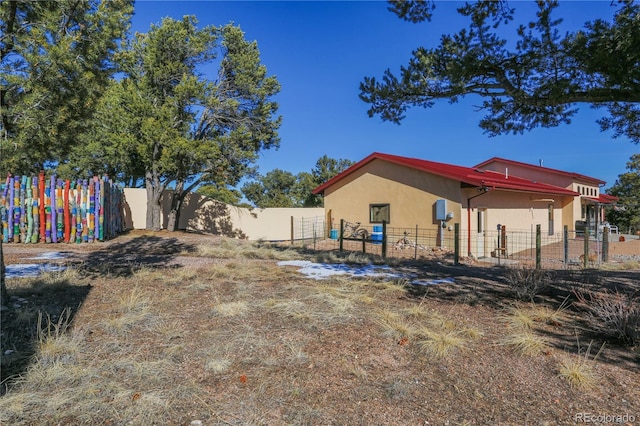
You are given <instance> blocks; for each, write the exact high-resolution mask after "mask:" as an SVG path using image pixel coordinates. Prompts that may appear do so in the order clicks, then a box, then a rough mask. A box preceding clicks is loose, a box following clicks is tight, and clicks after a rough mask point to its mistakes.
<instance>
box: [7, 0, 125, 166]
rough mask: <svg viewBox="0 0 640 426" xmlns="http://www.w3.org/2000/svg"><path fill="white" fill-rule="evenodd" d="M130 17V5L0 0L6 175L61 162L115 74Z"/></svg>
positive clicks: (122, 1) (119, 2) (95, 0)
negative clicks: (119, 51) (119, 47)
mask: <svg viewBox="0 0 640 426" xmlns="http://www.w3.org/2000/svg"><path fill="white" fill-rule="evenodd" d="M132 12H133V1H132V0H109V1H98V0H58V1H3V2H0V67H1V76H0V82H1V84H0V95H1V96H0V112H1V128H0V133H1V134H0V137H1V139H0V150H1V151H0V154H1V155H0V161H1V167H0V168H1V169H2V170H3V171H4V172H5V174H6V172H13V173H30V172H38V171H39V170H41V169H43V168H44V166H45V164H46V163H47V162H48V161H59V160H63V159H65V158H66V156H67V154H68V152H69V150H70V149H71V148H72V147H73V146H74V145H75V144H76V142H77V140H78V135H80V134H82V133H84V132H86V131H87V129H88V124H89V122H88V119H89V118H90V117H91V115H92V113H93V111H94V110H95V107H96V104H97V102H98V101H99V99H100V96H101V95H102V92H103V89H104V88H105V87H106V86H107V82H108V79H109V78H110V77H111V76H112V74H113V72H114V66H113V61H112V58H113V56H114V54H115V52H116V51H117V49H118V46H119V43H120V42H121V40H122V39H123V38H124V36H125V34H126V31H127V30H128V28H129V21H130V18H131V14H132Z"/></svg>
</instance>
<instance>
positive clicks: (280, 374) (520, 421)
mask: <svg viewBox="0 0 640 426" xmlns="http://www.w3.org/2000/svg"><path fill="white" fill-rule="evenodd" d="M224 244H225V242H224V239H221V238H219V237H215V236H207V235H197V234H190V233H168V232H158V233H151V232H142V231H136V232H131V233H128V234H125V235H122V236H120V237H118V238H116V239H114V240H111V241H107V242H101V243H94V244H57V245H52V244H48V245H44V244H41V245H26V244H5V245H3V250H4V256H5V263H6V264H7V265H12V264H16V263H34V262H44V261H43V260H33V259H29V257H33V256H35V255H37V254H39V253H43V252H51V251H57V252H63V253H65V254H67V256H66V257H65V258H64V259H62V260H58V261H57V262H60V263H62V264H66V265H74V266H76V267H78V268H81V269H82V271H83V273H85V274H86V276H87V277H93V278H88V279H89V281H88V284H87V285H86V286H83V287H79V288H78V290H77V291H79V292H80V293H71V292H67V293H65V294H63V295H61V294H58V296H63V297H60V299H58V300H53V299H55V298H48V299H47V298H46V297H43V296H42V295H40V294H33V295H32V294H29V293H28V292H25V291H24V290H20V292H19V294H20V296H21V298H23V299H27V300H28V303H29V304H31V305H32V306H31V307H30V309H32V310H38V309H43V310H46V311H47V312H50V313H52V314H55V315H56V316H58V315H60V312H61V308H62V306H54V305H55V303H59V304H62V303H68V304H74V303H75V306H77V305H78V303H76V302H77V301H76V299H74V298H76V297H77V298H79V299H78V300H81V301H82V303H81V310H80V311H79V312H78V314H77V316H76V317H75V319H74V321H75V323H77V324H82V328H86V329H89V330H90V332H89V334H87V336H88V337H87V342H86V344H87V345H88V351H89V352H91V351H94V352H95V353H94V354H85V355H81V356H80V355H79V356H78V358H79V359H78V361H77V362H78V365H81V366H82V365H86V369H87V370H90V367H89V366H91V362H92V361H91V359H93V360H94V361H93V362H94V363H96V362H97V361H96V359H97V357H98V358H102V357H113V361H112V364H113V366H112V367H109V368H107V367H104V368H103V369H98V367H95V368H96V372H95V377H102V380H105V381H110V382H112V383H118V384H121V389H120V388H119V390H118V391H117V392H116V391H115V390H113V391H112V390H111V388H109V386H115V385H113V384H110V385H104V386H102V385H94V390H93V391H94V392H97V395H99V397H100V399H101V401H100V402H99V403H98V402H96V403H95V404H103V405H100V407H101V409H103V411H102V413H104V414H103V416H104V417H100V414H88V413H87V414H86V415H84V414H83V417H82V421H80V420H79V417H77V414H74V413H77V411H78V410H80V408H76V409H75V410H76V411H74V408H73V405H74V404H76V405H77V406H78V407H81V404H82V403H83V402H74V403H69V406H68V408H67V409H68V410H69V411H68V413H70V414H67V416H66V417H65V416H64V415H63V413H62V411H64V410H62V411H61V410H58V411H55V410H54V411H50V412H47V413H48V414H42V413H41V412H39V411H35V408H24V407H29V404H27V403H22V404H23V406H21V407H22V408H21V410H22V411H20V410H18V409H15V408H14V407H13V405H12V404H9V403H7V405H5V406H2V401H1V399H2V398H6V397H7V396H9V397H11V396H12V394H11V391H9V392H8V393H7V395H6V396H4V397H0V408H4V409H7V407H9V408H11V409H12V410H13V411H12V413H13V412H14V411H15V413H18V414H11V416H13V417H9V418H10V419H12V420H13V422H14V424H24V425H39V424H175V425H190V424H204V425H209V424H211V425H214V424H215V425H218V424H220V425H226V424H237V425H245V424H269V425H271V424H278V425H280V424H283V425H284V424H309V425H317V424H327V425H328V424H349V425H373V424H380V425H381V424H385V425H454V424H468V425H471V424H499V425H525V424H531V425H538V424H540V425H555V424H580V423H586V422H590V423H593V421H594V420H596V421H598V420H606V419H609V420H611V419H613V421H609V423H611V422H615V421H616V419H617V420H622V421H621V422H620V423H622V424H639V423H640V385H638V383H640V348H639V347H638V346H630V345H628V344H625V343H624V342H622V341H620V340H618V339H616V338H612V337H607V336H603V335H602V334H599V332H596V331H594V330H592V329H590V327H589V325H588V324H587V322H586V321H585V319H584V315H583V313H584V312H583V311H581V308H580V306H578V305H577V304H576V305H575V306H572V307H569V308H568V309H566V310H565V309H559V307H561V306H562V305H563V303H564V301H565V300H567V298H568V297H572V296H573V295H575V291H576V290H578V291H591V290H595V291H601V290H603V289H609V290H611V291H614V290H615V291H620V292H623V293H625V294H632V295H635V296H636V297H637V295H638V294H640V266H639V265H640V264H639V263H638V260H640V240H627V241H625V242H613V243H611V250H612V252H614V253H616V255H620V256H622V257H619V258H616V259H618V260H615V261H614V262H612V263H614V264H616V263H618V264H619V265H623V264H624V263H625V262H628V261H629V260H631V261H635V263H629V265H631V266H629V267H630V268H634V269H625V268H623V269H611V270H609V269H606V268H597V269H572V270H553V271H549V273H550V275H549V286H548V288H547V289H546V290H545V291H544V292H541V294H540V295H539V296H537V297H536V299H535V308H538V307H545V308H546V309H547V310H551V311H555V310H556V309H558V311H557V312H558V316H557V317H554V319H553V321H536V322H535V323H534V324H533V325H532V326H531V327H532V331H534V332H535V333H536V334H537V335H540V336H544V338H545V340H546V342H547V345H546V346H545V349H544V350H542V351H540V352H539V353H538V354H537V355H534V356H524V355H522V354H519V353H516V352H514V351H513V350H511V349H509V348H508V347H507V346H506V344H505V343H504V342H505V337H507V336H508V335H509V333H510V332H511V331H513V330H511V328H510V327H511V326H510V325H509V324H508V323H505V321H504V319H505V315H506V313H508V312H510V309H511V308H513V307H520V308H523V309H534V306H533V304H531V303H529V302H519V301H516V300H514V297H513V291H512V288H510V285H509V281H508V280H507V279H506V278H505V276H506V274H507V272H506V271H507V269H506V268H505V266H504V265H502V266H499V265H493V264H481V263H473V262H467V263H464V264H461V265H453V264H452V263H451V262H449V261H446V260H438V259H436V258H434V259H428V260H422V261H411V260H397V261H394V263H393V268H394V269H395V270H396V271H402V272H404V273H411V274H413V275H414V276H416V277H419V278H423V279H440V278H452V279H453V280H452V281H453V282H451V283H448V284H443V285H437V286H409V288H408V289H407V290H406V291H405V292H400V293H398V292H397V290H393V291H387V290H385V289H383V288H382V287H376V285H377V284H375V283H373V284H370V285H369V286H368V287H367V286H364V285H362V286H359V285H357V284H356V282H355V281H354V282H353V283H351V284H352V285H353V288H349V282H347V285H345V282H342V281H329V282H328V283H326V284H321V283H318V282H317V281H314V280H310V279H306V278H305V277H303V276H301V275H299V274H297V273H296V271H295V269H290V268H278V267H276V266H275V260H270V259H259V258H256V259H249V260H238V259H237V258H232V259H221V258H220V257H215V256H210V257H207V256H194V255H193V253H194V252H195V251H196V249H197V247H199V246H211V247H217V246H220V245H224ZM282 249H283V250H284V249H285V248H282ZM300 253H301V255H302V256H311V255H312V254H311V253H310V252H308V251H306V250H300ZM141 266H145V267H149V268H156V269H154V270H157V271H159V272H160V273H161V274H162V275H163V277H162V279H163V280H164V281H162V280H161V279H160V278H159V277H155V278H153V279H155V280H156V281H153V280H151V279H150V280H149V281H148V282H147V281H145V282H142V281H136V280H139V278H136V277H139V275H136V274H135V273H133V272H132V271H134V270H137V269H139V268H140V267H141ZM207 268H215V269H207ZM192 270H193V271H196V272H195V273H193V274H189V273H187V272H188V271H192ZM221 270H224V271H225V274H230V275H224V276H223V275H220V271H221ZM105 271H108V272H105ZM181 271H182V272H181ZM185 271H186V272H185ZM106 275H109V277H108V278H105V276H106ZM12 285H13V284H12V282H10V283H9V291H10V294H13V295H15V294H16V292H17V290H16V289H15V288H13V287H12ZM136 285H140V286H142V287H141V288H143V289H144V291H145V292H146V293H145V294H147V295H150V297H153V298H157V301H156V302H154V306H153V307H154V308H156V309H157V313H155V314H156V315H162V316H163V317H162V324H165V325H163V326H162V327H166V324H167V323H172V324H175V326H176V327H175V328H172V329H171V330H168V331H167V330H164V328H162V329H158V328H155V329H151V325H150V324H143V325H144V326H143V325H140V327H139V328H135V327H137V326H133V327H134V328H132V330H133V331H132V332H127V333H126V334H124V335H123V336H116V337H118V338H120V340H114V341H113V342H112V341H111V340H109V339H114V335H113V334H114V333H112V332H109V329H108V328H105V327H103V326H102V325H101V324H102V323H101V321H104V320H105V318H107V319H108V318H117V317H118V315H122V314H123V313H122V308H121V307H118V305H117V302H116V298H117V296H118V295H121V294H126V293H127V292H128V291H131V288H132V287H134V286H136ZM85 287H86V289H85ZM83 290H84V293H82V291H83ZM74 291H75V290H74ZM352 293H353V294H352ZM355 293H359V294H355ZM347 295H349V297H353V299H349V300H348V301H349V303H352V304H353V307H351V308H349V309H351V310H347V311H338V310H337V309H338V306H342V307H344V306H346V304H345V305H343V304H341V303H346V302H347ZM12 300H14V301H15V299H12ZM240 300H247V301H249V302H250V305H251V306H252V307H253V308H252V309H254V311H252V313H251V315H247V316H241V317H223V316H221V315H213V314H212V313H211V312H212V310H213V309H214V307H215V306H219V305H220V303H221V301H225V302H229V303H231V302H233V303H235V302H237V301H240ZM636 300H637V299H636ZM292 301H293V302H295V303H297V305H292V306H294V307H295V306H301V304H302V303H303V302H304V303H306V304H308V305H311V304H313V310H312V311H294V312H293V313H291V312H289V311H287V312H286V313H285V312H284V311H277V309H278V307H279V306H281V305H284V304H285V302H287V303H288V302H292ZM338 302H340V303H338ZM296 309H297V308H296ZM325 311H326V312H325ZM389 312H396V313H402V315H404V316H403V317H402V318H400V319H401V320H402V321H400V322H401V323H403V324H404V325H402V324H400V325H397V328H396V329H394V330H392V332H390V331H389V330H387V331H384V332H381V324H382V323H385V321H387V320H389V319H388V318H387V319H385V320H382V319H381V318H382V317H381V315H382V314H383V313H389ZM418 312H427V313H428V316H425V317H424V318H418V316H417V313H418ZM321 314H326V315H324V316H321ZM149 315H151V314H149ZM388 315H389V317H392V316H393V315H391V314H388ZM3 316H4V313H3ZM54 318H55V317H54ZM149 318H152V316H150V317H149ZM438 318H441V319H443V320H442V322H441V324H440V325H439V326H438V327H441V328H442V329H443V330H449V331H455V332H456V333H457V334H456V336H458V337H460V336H463V337H464V339H465V340H464V348H462V349H460V350H456V351H453V352H452V353H451V354H448V355H447V356H446V357H444V358H438V357H435V356H431V355H429V354H428V353H425V352H424V348H423V347H422V346H421V342H419V338H418V336H417V335H414V334H413V332H412V331H411V330H410V329H411V327H413V326H416V327H417V326H418V323H420V322H421V321H422V322H428V323H429V324H431V322H433V321H435V320H436V319H438ZM5 320H6V318H5ZM389 321H390V320H389ZM405 323H406V324H405ZM432 325H433V324H432ZM403 326H406V327H407V331H401V330H400V331H399V329H401V328H402V327H403ZM154 327H157V325H156V326H154ZM434 327H435V326H434ZM383 328H384V327H383ZM150 330H151V331H150ZM3 333H4V334H7V333H8V332H7V333H5V330H4V326H3ZM3 338H4V337H3ZM163 339H164V340H163ZM101 341H102V342H107V343H108V350H106V349H104V345H105V344H104V343H102V345H103V346H100V345H99V344H98V342H101ZM603 343H606V344H605V346H604V349H603V350H602V352H601V353H599V354H598V356H597V360H596V361H593V358H594V356H595V354H596V353H597V352H598V350H599V349H600V348H601V347H602V345H603ZM587 347H588V348H589V350H590V352H588V351H586V348H587ZM3 349H4V347H3ZM103 350H104V352H102V351H103ZM170 351H171V352H170ZM169 352H170V357H169V358H167V359H170V362H171V368H169V369H163V370H162V371H161V372H159V373H158V374H157V377H152V376H144V377H142V376H141V378H137V376H136V375H135V374H132V375H130V376H128V377H124V378H123V377H122V374H121V371H120V369H123V368H124V367H122V366H127V365H134V362H133V361H131V362H129V361H127V363H125V362H124V361H122V359H118V358H117V356H121V357H124V356H125V354H126V356H132V355H131V354H133V355H135V356H136V357H138V358H136V361H135V362H136V363H137V364H135V365H138V366H142V365H147V364H143V361H144V362H147V363H149V362H150V360H151V361H153V362H155V363H159V361H160V360H162V361H163V362H164V358H160V357H161V356H165V353H169ZM212 352H215V353H216V354H221V353H222V354H224V356H225V357H228V358H229V359H231V361H230V367H229V369H228V370H225V372H224V373H214V372H213V371H214V370H212V368H213V367H209V369H206V368H203V365H207V366H210V365H211V358H212V355H211V354H212ZM85 357H86V358H87V360H86V361H85V360H84V358H85ZM92 357H93V358H92ZM566 359H575V360H580V359H586V360H587V361H588V363H589V365H593V367H594V368H595V371H596V373H597V384H596V386H594V387H590V388H588V389H580V388H577V387H574V386H571V385H569V384H568V383H567V382H566V381H564V380H562V379H561V378H560V377H559V372H558V365H559V363H561V362H562V361H563V360H566ZM85 362H86V364H83V363H85ZM207 362H208V363H207ZM154 365H155V364H154ZM21 368H26V367H21ZM134 373H136V372H135V371H134ZM92 374H93V373H92ZM3 379H6V377H5V373H4V372H3ZM52 386H53V385H52ZM53 390H54V391H55V388H53ZM34 392H35V391H34ZM43 392H44V390H43ZM65 392H66V390H65ZM164 394H170V395H171V398H167V401H166V402H163V404H164V405H162V409H161V410H160V411H158V410H159V409H156V411H158V413H160V414H155V417H154V415H153V414H150V413H146V412H145V414H144V416H143V415H142V414H140V413H141V412H139V411H135V410H140V409H141V406H142V402H143V401H151V397H152V396H153V397H156V398H160V396H162V395H164ZM34 395H36V394H35V393H34ZM122 395H125V396H122ZM28 397H29V394H28V393H26V391H25V394H24V395H22V396H21V398H23V399H24V398H28ZM69 398H72V397H69ZM72 401H76V400H72ZM77 401H82V400H81V399H78V400H77ZM96 406H98V405H96ZM104 407H108V408H106V409H105V408H104ZM29 410H32V411H29ZM92 410H93V411H94V412H95V413H99V412H100V410H97V409H96V408H95V407H92ZM52 413H53V414H52ZM130 413H133V414H130ZM36 414H40V417H39V419H36V420H34V418H33V417H29V416H30V415H31V416H33V415H36ZM21 415H22V416H23V417H20V416H21ZM47 416H49V417H47ZM127 416H129V417H127ZM585 416H586V417H585ZM589 416H596V417H589ZM607 416H608V417H607ZM616 416H617V417H616ZM623 416H626V417H623ZM0 418H2V417H1V415H0ZM16 419H17V420H16ZM585 419H586V420H585ZM193 421H200V422H201V423H192V422H193ZM601 423H602V422H601Z"/></svg>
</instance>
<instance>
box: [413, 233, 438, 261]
mask: <svg viewBox="0 0 640 426" xmlns="http://www.w3.org/2000/svg"><path fill="white" fill-rule="evenodd" d="M440 243H441V244H442V242H440ZM417 258H418V225H416V243H415V245H414V247H413V260H416V259H417Z"/></svg>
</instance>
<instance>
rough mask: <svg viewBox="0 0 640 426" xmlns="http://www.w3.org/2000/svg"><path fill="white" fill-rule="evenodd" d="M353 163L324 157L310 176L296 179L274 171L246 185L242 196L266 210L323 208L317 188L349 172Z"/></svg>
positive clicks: (299, 174)
mask: <svg viewBox="0 0 640 426" xmlns="http://www.w3.org/2000/svg"><path fill="white" fill-rule="evenodd" d="M352 164H353V161H351V160H346V159H339V160H336V159H333V158H329V157H328V156H326V155H324V156H322V157H320V158H319V159H318V161H317V162H316V164H315V166H314V168H313V169H312V170H311V172H310V173H309V172H300V173H298V174H297V175H293V174H292V173H291V172H287V171H284V170H280V169H275V170H272V171H270V172H268V173H267V174H265V175H264V176H262V175H258V176H257V178H256V179H254V180H253V181H251V182H247V183H246V184H244V185H243V187H242V192H243V194H244V195H245V197H246V198H247V200H249V201H250V202H251V203H253V204H254V205H255V206H257V207H260V208H267V207H320V206H322V204H323V200H322V196H320V195H314V194H312V192H311V191H313V189H314V188H316V187H317V186H319V185H321V184H322V183H324V182H326V181H327V180H329V179H331V178H332V177H334V176H335V175H337V174H338V173H340V172H342V171H343V170H345V169H347V168H348V167H349V166H351V165H352Z"/></svg>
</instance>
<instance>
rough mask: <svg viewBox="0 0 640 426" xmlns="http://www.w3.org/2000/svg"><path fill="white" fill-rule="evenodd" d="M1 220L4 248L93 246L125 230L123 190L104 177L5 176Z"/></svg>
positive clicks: (0, 209) (0, 211)
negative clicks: (6, 245) (14, 245)
mask: <svg viewBox="0 0 640 426" xmlns="http://www.w3.org/2000/svg"><path fill="white" fill-rule="evenodd" d="M1 194H2V198H1V199H0V216H1V220H2V240H3V242H5V243H61V242H65V243H90V242H94V241H104V240H106V239H110V238H113V237H115V236H116V235H118V234H119V233H121V232H122V231H123V230H124V220H123V201H124V195H123V190H122V188H121V187H119V186H118V185H116V184H114V183H113V182H112V181H111V180H110V179H108V178H107V177H106V176H103V177H98V176H94V177H93V178H92V179H78V180H63V179H59V178H57V177H56V176H55V175H52V176H50V177H48V178H47V177H45V174H44V172H41V173H40V174H39V175H37V176H12V175H9V176H7V179H6V181H5V182H4V183H3V184H2V185H1Z"/></svg>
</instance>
